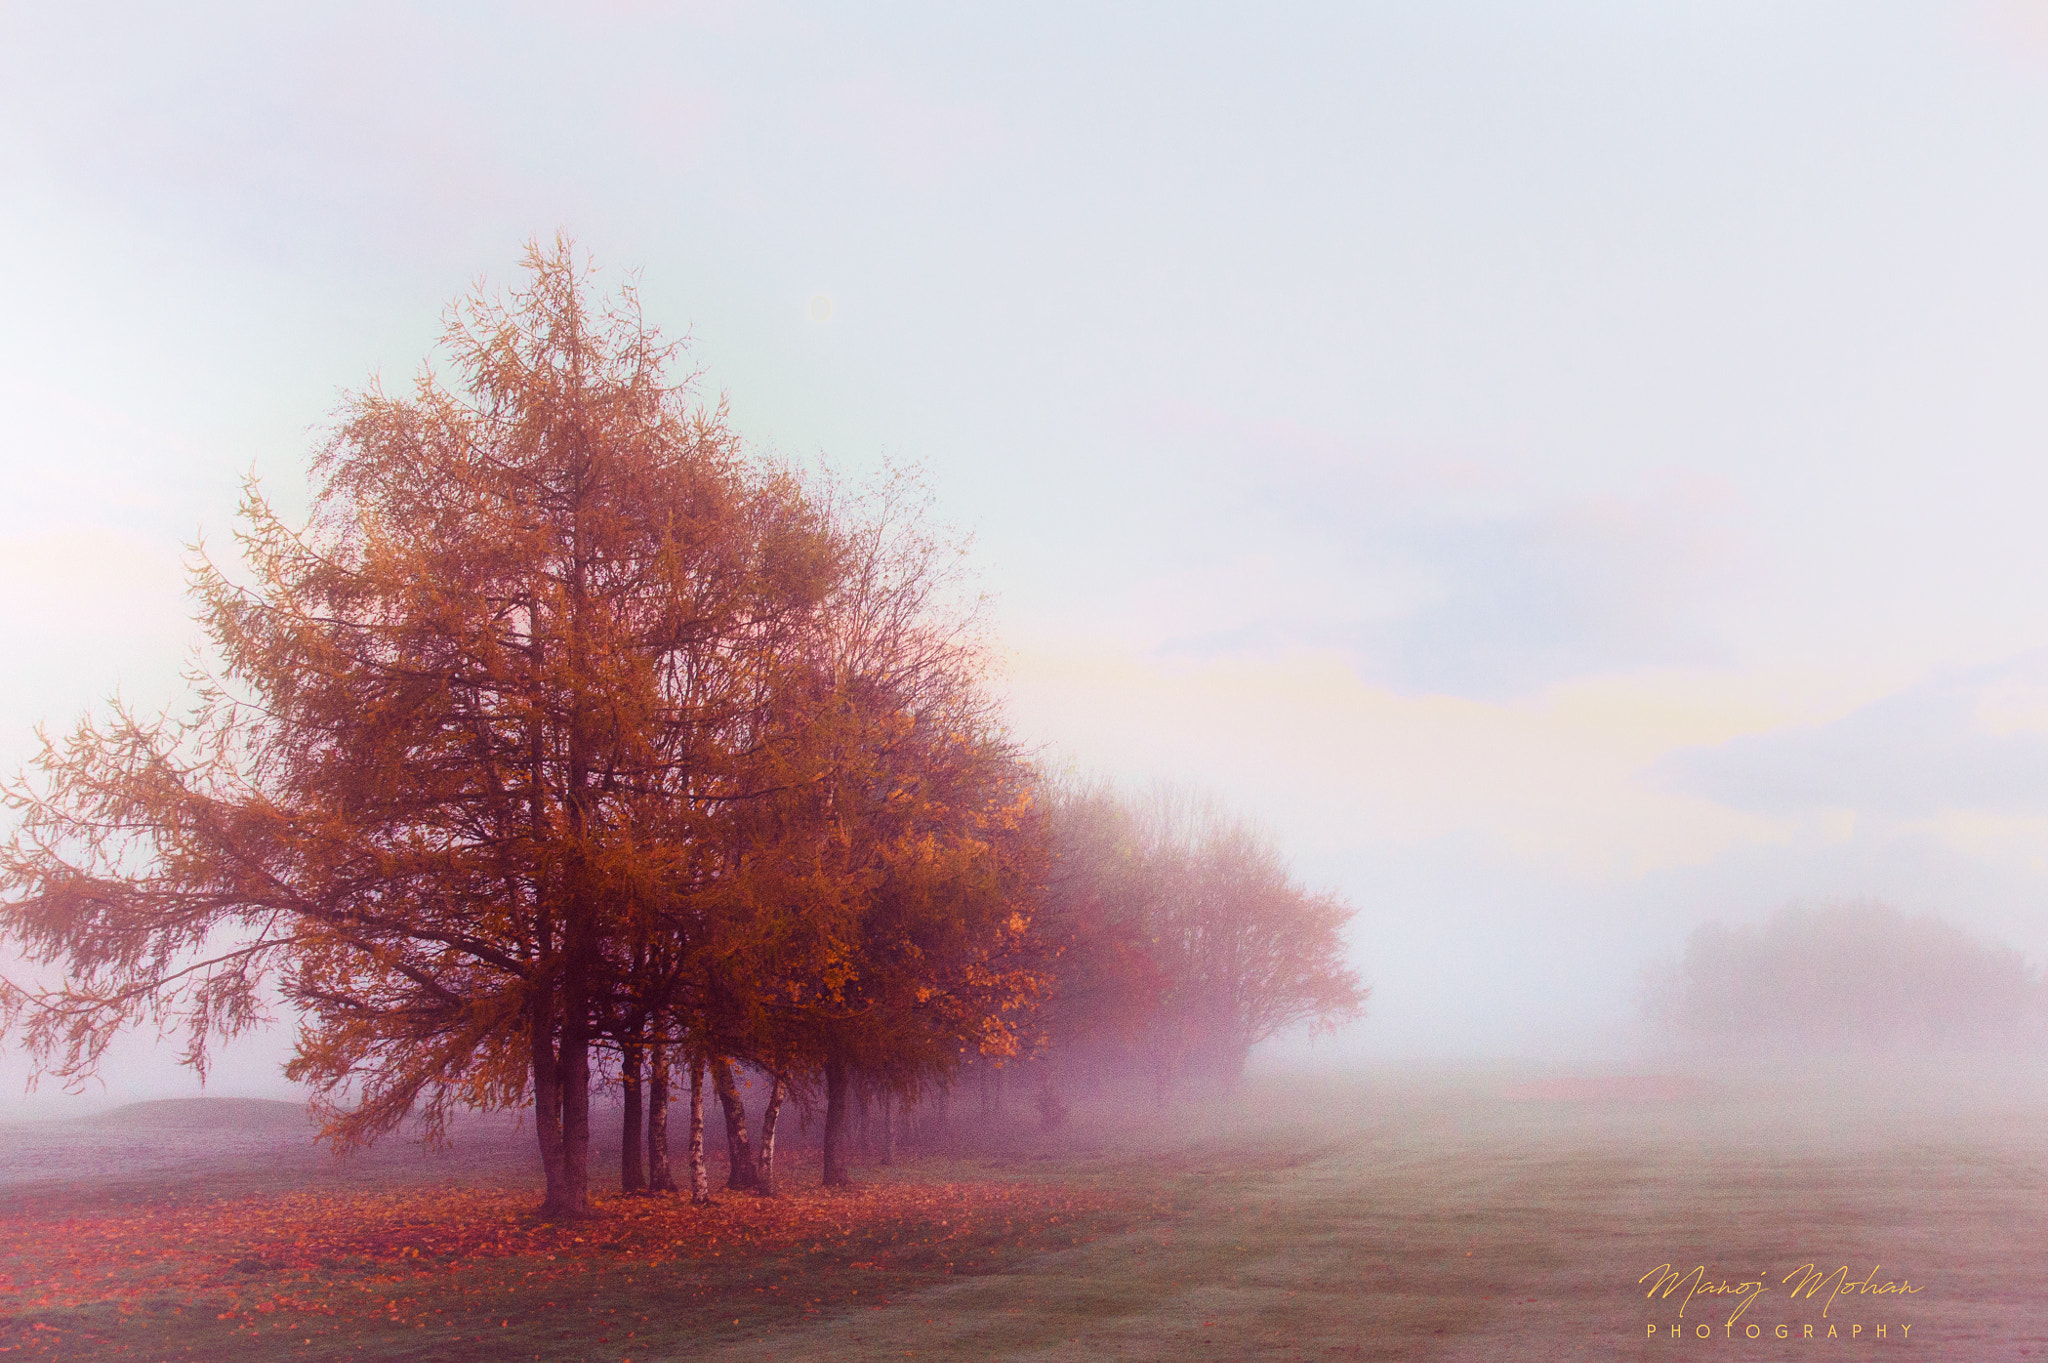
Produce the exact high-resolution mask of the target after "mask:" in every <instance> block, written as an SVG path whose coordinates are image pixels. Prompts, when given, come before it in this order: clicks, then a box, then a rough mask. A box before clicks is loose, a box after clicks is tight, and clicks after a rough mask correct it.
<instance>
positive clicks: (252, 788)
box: [0, 242, 839, 1215]
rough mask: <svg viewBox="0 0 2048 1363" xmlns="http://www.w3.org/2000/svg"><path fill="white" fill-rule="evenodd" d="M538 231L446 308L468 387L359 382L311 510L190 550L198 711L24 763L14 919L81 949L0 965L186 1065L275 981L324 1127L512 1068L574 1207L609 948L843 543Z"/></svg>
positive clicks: (710, 799)
mask: <svg viewBox="0 0 2048 1363" xmlns="http://www.w3.org/2000/svg"><path fill="white" fill-rule="evenodd" d="M526 266H527V270H528V278H527V282H526V285H525V287H524V288H523V289H521V290H519V291H517V292H515V293H513V294H512V295H511V296H510V298H509V299H508V300H506V301H502V302H501V301H498V300H496V299H493V298H491V297H487V296H484V295H481V294H480V295H478V296H477V297H474V298H472V299H470V300H469V301H467V302H466V303H465V304H463V305H461V306H460V307H459V308H457V309H456V310H455V311H454V312H453V313H452V314H451V318H450V324H449V327H448V330H447V333H446V337H445V342H446V355H447V359H448V362H449V367H450V369H451V370H452V372H453V374H454V376H455V377H456V378H457V380H458V384H457V386H455V387H446V386H444V385H443V384H442V383H441V381H440V380H439V379H438V378H437V377H436V376H435V375H434V373H433V372H432V371H427V372H424V373H423V374H422V376H421V377H420V379H419V380H418V382H417V384H416V385H415V386H414V389H413V391H412V392H411V394H410V395H408V396H405V397H391V396H387V395H386V394H385V393H384V392H383V391H381V389H379V388H376V387H374V386H373V387H372V388H370V389H368V390H366V391H364V392H362V393H360V394H357V395H355V396H354V397H352V398H350V399H348V401H347V402H346V404H345V405H344V408H343V410H342V413H341V417H340V420H339V423H338V425H337V428H336V431H335V434H334V436H333V439H332V440H331V441H330V443H329V444H328V445H327V446H326V447H325V449H324V450H323V451H322V452H321V454H320V456H319V458H318V459H317V460H316V462H315V466H314V473H315V479H316V487H315V495H314V503H313V505H314V509H313V513H312V516H311V518H310V519H309V520H308V521H307V522H306V523H305V524H304V525H291V524H288V523H287V522H286V521H285V520H283V519H282V518H281V517H280V516H279V515H278V514H277V513H275V512H274V511H273V510H272V508H271V507H270V505H269V504H268V503H267V502H266V501H265V500H264V499H263V497H262V496H261V494H260V493H259V492H258V491H257V490H256V489H255V488H254V487H253V486H252V487H251V488H250V489H249V491H248V494H247V496H246V498H245V501H244V505H243V518H242V530H241V533H240V536H239V539H240V544H241V548H242V556H243V558H244V559H245V561H246V565H247V571H246V574H244V575H242V576H239V577H238V576H235V575H231V574H230V573H229V572H228V571H227V570H226V569H225V568H224V567H221V566H218V565H216V564H215V563H213V562H212V561H210V560H206V559H202V560H201V561H200V563H199V565H198V567H197V571H196V575H195V591H196V594H197V596H198V599H199V601H200V607H201V619H202V622H203V623H204V625H205V627H206V629H207V632H208V634H209V636H210V638H211V640H212V644H213V649H214V651H215V654H216V655H217V658H218V664H219V665H218V667H217V668H216V669H215V670H214V671H213V672H211V673H210V674H208V675H206V676H203V677H200V678H197V679H196V680H197V681H198V683H199V685H198V700H197V703H196V706H195V708H194V709H193V711H192V712H191V713H190V714H188V715H186V716H184V717H182V718H176V719H169V718H166V719H159V720H149V719H144V718H141V717H138V716H135V715H132V714H130V713H127V712H124V711H118V710H117V711H116V712H115V713H114V714H113V715H112V716H111V717H110V718H108V719H106V720H101V721H88V722H85V723H83V724H81V725H80V726H79V727H78V729H77V730H76V731H75V732H74V733H72V734H71V735H70V736H69V737H68V738H66V739H64V740H62V741H52V742H47V743H46V744H45V746H44V748H43V750H42V753H41V755H40V757H39V758H38V760H37V763H36V770H37V772H38V773H39V774H38V776H37V778H36V779H34V780H25V781H22V782H18V783H16V784H15V785H14V786H12V787H11V788H10V790H9V799H10V802H11V804H12V805H13V807H14V808H15V809H16V810H17V811H18V812H19V814H20V818H21V826H20V832H19V834H18V835H17V836H16V838H15V839H14V840H13V842H12V844H11V846H10V847H9V848H8V849H7V850H6V852H5V854H4V857H0V892H4V898H5V916H4V919H0V932H4V937H5V940H6V942H7V943H8V944H9V945H12V946H13V947H15V948H16V949H17V950H19V951H21V952H22V953H23V954H25V955H26V956H27V957H28V958H29V959H30V960H32V961H35V962H41V963H45V964H54V965H56V966H59V967H61V968H62V970H63V972H64V977H65V978H64V982H63V983H62V984H61V985H58V986H54V987H52V988H48V989H41V990H35V989H30V988H28V987H26V986H25V985H16V986H11V987H10V988H9V990H8V992H7V995H6V1007H7V1015H8V1018H9V1019H10V1020H11V1021H12V1022H13V1023H15V1024H17V1025H19V1026H20V1027H21V1028H22V1030H23V1033H24V1036H25V1038H26V1040H27V1042H28V1044H29V1045H30V1047H31V1048H32V1049H33V1051H34V1052H35V1053H36V1054H37V1056H38V1057H39V1058H40V1060H41V1061H42V1063H44V1064H45V1065H48V1066H49V1067H51V1068H53V1069H55V1070H56V1071H57V1072H59V1073H62V1074H66V1075H79V1074H83V1073H87V1072H89V1071H90V1070H91V1068H92V1067H93V1065H94V1064H95V1063H96V1062H97V1060H98V1058H99V1057H100V1055H101V1054H102V1053H103V1052H104V1049H105V1046H106V1044H107V1043H108V1041H109V1040H110V1039H111V1037H112V1036H113V1035H114V1034H115V1033H116V1032H117V1031H118V1030H119V1029H120V1028H122V1027H124V1026H126V1025H129V1024H132V1023H135V1022H137V1021H143V1020H149V1021H154V1022H156V1023H158V1024H159V1025H162V1026H171V1027H176V1028H180V1029H182V1031H183V1033H184V1035H185V1036H186V1038H187V1042H188V1047H189V1050H188V1058H189V1059H190V1060H191V1062H192V1063H193V1064H195V1065H196V1066H200V1067H202V1069H203V1066H204V1063H205V1057H206V1053H207V1047H208V1044H209V1039H217V1038H220V1037H223V1036H231V1035H233V1034H234V1033H236V1032H238V1031H240V1030H241V1029H243V1028H245V1027H247V1026H250V1025H252V1024H253V1023H254V1022H256V1021H257V1020H258V1019H259V1018H260V1016H261V1014H262V992H261V991H262V988H263V986H264V984H265V982H266V981H274V982H275V983H276V986H277V987H278V989H279V990H280V992H281V993H282V996H283V998H284V999H285V1000H286V1001H287V1003H289V1004H290V1005H292V1006H293V1007H295V1008H297V1009H298V1010H300V1013H301V1017H302V1024H301V1031H300V1038H299V1047H298V1053H297V1056H296V1058H295V1059H294V1060H293V1061H292V1064H291V1066H290V1070H289V1073H290V1074H291V1075H292V1076H293V1077H295V1078H297V1079H300V1080H304V1081H306V1082H309V1083H312V1084H314V1085H315V1086H316V1087H317V1088H319V1089H320V1090H322V1091H323V1092H325V1093H326V1094H328V1095H329V1097H330V1099H331V1100H332V1103H333V1106H332V1107H331V1111H330V1115H331V1122H330V1131H331V1132H332V1133H333V1134H335V1135H336V1136H338V1137H339V1138H341V1139H344V1140H350V1139H361V1138H365V1137H367V1136H370V1135H373V1134H375V1133H377V1132H379V1131H382V1130H386V1129H389V1128H390V1127H392V1126H393V1125H395V1124H396V1123H397V1122H399V1121H400V1120H401V1119H403V1118H404V1117H405V1116H406V1115H407V1114H409V1113H418V1114H420V1115H421V1116H423V1117H424V1118H425V1119H426V1120H427V1121H428V1122H429V1123H430V1124H432V1123H435V1122H438V1121H440V1120H442V1119H444V1118H445V1116H446V1115H447V1113H448V1112H449V1111H450V1109H451V1108H452V1107H453V1106H454V1105H457V1104H464V1103H468V1104H481V1105H502V1104H507V1103H513V1102H520V1101H531V1102H532V1104H533V1107H534V1112H535V1119H536V1120H535V1127H536V1132H537V1137H538V1141H539V1145H540V1150H541V1156H542V1165H543V1168H544V1170H545V1173H546V1178H547V1190H548V1191H547V1202H546V1209H547V1210H548V1211H549V1212H551V1213H556V1214H563V1215H579V1214H583V1213H584V1212H585V1211H586V1210H587V1208H588V1150H589V1092H590V1086H591V1062H592V1051H593V1047H594V1046H595V1045H597V1044H598V1043H599V1042H600V1041H601V1040H602V1039H603V1037H604V1036H605V1034H606V1032H607V1029H608V1028H616V1026H617V1024H618V1022H619V1020H620V1010H621V997H620V996H621V994H622V992H630V991H624V990H622V987H621V985H620V980H621V978H622V975H621V966H620V963H621V960H622V959H626V958H630V954H631V951H632V947H633V944H634V943H635V942H636V941H638V942H641V943H642V944H643V945H644V944H645V943H647V942H649V941H651V940H654V939H655V938H657V937H662V936H663V934H666V933H669V932H671V931H672V930H673V927H674V921H675V918H676V915H675V914H674V913H673V912H671V909H672V906H673V905H674V904H676V903H678V902H685V901H690V900H693V899H694V900H702V899H703V898H704V897H705V895H706V893H707V890H706V886H707V884H709V883H710V882H712V881H714V880H715V879H716V871H717V864H716V863H717V860H718V854H717V852H716V851H714V852H710V853H707V851H706V850H705V847H706V845H709V846H711V847H712V848H714V849H716V848H717V844H718V839H717V838H716V837H715V836H713V837H710V838H703V839H698V838H693V837H692V836H691V834H690V825H691V823H692V822H693V821H696V820H698V819H701V818H703V817H705V816H706V815H707V813H708V812H711V811H716V810H718V809H720V808H721V807H723V806H725V805H730V804H733V803H737V802H742V801H744V800H745V799H747V798H748V797H749V796H750V795H753V794H756V793H757V792H754V791H751V790H749V789H748V788H746V786H745V782H746V780H747V766H748V763H747V760H746V759H747V757H748V756H749V754H745V753H735V752H734V751H733V749H732V748H731V746H730V745H731V744H732V743H733V742H735V741H740V742H742V743H744V744H747V745H751V746H753V747H757V748H758V747H759V746H761V745H764V744H769V743H771V738H770V736H769V735H765V734H763V733H761V732H758V731H753V730H749V728H748V726H747V725H746V724H745V723H743V722H740V721H739V720H737V719H736V716H742V715H746V714H752V713H757V712H759V711H760V710H761V709H762V704H761V699H760V693H761V691H762V688H763V687H764V685H770V684H772V678H773V677H774V676H775V666H776V660H777V659H778V658H780V657H783V656H786V655H787V654H788V653H789V652H790V646H789V644H788V636H790V635H792V634H799V633H803V632H805V631H808V630H810V629H812V628H813V621H812V618H811V617H812V615H813V613H814V612H815V611H816V609H817V608H818V606H819V604H820V603H821V602H822V601H823V600H824V598H825V597H826V596H827V594H828V593H829V591H830V590H831V585H832V582H833V580H834V577H835V574H836V573H837V572H838V570H839V569H838V559H837V550H836V548H835V546H834V544H833V543H832V540H831V537H830V535H828V534H827V533H825V530H824V528H823V527H822V525H821V524H820V523H819V521H818V519H817V517H816V516H815V515H814V514H813V513H812V512H811V511H810V509H809V508H808V505H807V503H806V502H805V500H804V498H803V497H802V495H801V491H800V489H799V488H798V487H797V485H796V484H795V482H794V481H793V480H792V479H790V478H788V477H787V476H785V475H780V474H777V473H776V472H774V471H773V470H769V469H765V468H762V467H760V466H758V465H755V464H751V463H749V462H748V461H747V460H746V459H745V458H743V456H742V454H741V451H740V448H739V444H738V442H737V440H736V439H735V437H734V436H733V435H732V434H731V432H730V431H729V430H728V429H727V427H726V425H725V423H724V419H723V415H722V412H720V411H718V410H715V409H714V410H705V409H703V408H701V407H698V406H696V405H694V404H693V403H692V402H691V400H690V397H689V387H688V383H687V381H678V380H677V379H675V378H674V377H673V375H672V373H671V370H672V366H673V362H674V360H675V358H676V349H675V347H674V346H673V345H670V344H667V343H664V342H663V341H662V340H661V339H660V337H659V335H658V334H657V333H656V332H655V331H654V329H653V328H651V327H650V326H648V325H647V324H646V323H644V322H643V320H642V319H641V317H640V314H639V311H638V307H637V303H636V300H635V298H634V296H633V293H632V291H631V290H630V288H628V289H626V290H624V291H622V292H621V294H620V295H619V296H618V298H617V299H616V300H614V301H611V302H603V301H593V299H592V297H591V295H590V291H589V289H588V270H587V267H586V266H584V265H582V264H580V263H579V262H578V261H577V260H576V259H575V257H574V256H573V254H572V252H571V250H570V248H569V247H568V246H567V245H566V244H563V243H559V242H558V243H557V244H556V245H555V246H554V247H553V248H551V249H541V248H538V247H536V248H534V249H532V250H530V251H529V253H528V256H527V261H526ZM679 790H685V791H687V792H688V793H689V795H690V800H689V801H687V802H685V803H683V804H681V805H678V804H677V803H676V801H675V799H674V797H675V795H676V793H677V792H678V791H679ZM650 834H653V835H658V836H650ZM657 927H658V928H659V932H657V931H655V930H654V929H655V928H657ZM692 949H693V948H692V945H691V944H688V943H684V944H682V945H681V946H678V945H676V944H675V943H673V942H667V941H666V940H665V939H664V945H663V950H665V951H666V952H667V953H668V956H669V957H671V958H684V957H687V956H688V954H689V952H690V951H691V950H692ZM642 1002H643V1004H645V1003H648V1002H649V1001H648V1000H642ZM657 1002H658V1003H659V1005H660V1009H661V1010H665V1011H663V1012H662V1013H661V1016H660V1018H659V1019H658V1020H659V1022H660V1024H661V1025H662V1026H665V1027H667V1028H668V1029H669V1030H670V1031H671V1032H680V1031H686V1030H687V1026H686V1025H684V1024H681V1023H679V1022H678V1020H677V1019H678V1017H679V1015H680V1014H681V1013H682V1012H684V1011H686V1010H683V1009H680V1008H679V1007H678V1005H677V1004H676V1002H675V1000H673V999H669V998H664V999H661V1000H658V1001H657ZM643 1011H645V1010H643ZM641 1021H642V1022H645V1021H646V1018H644V1017H643V1019H642V1020H641Z"/></svg>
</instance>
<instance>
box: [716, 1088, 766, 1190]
mask: <svg viewBox="0 0 2048 1363" xmlns="http://www.w3.org/2000/svg"><path fill="white" fill-rule="evenodd" d="M711 1082H712V1085H713V1086H714V1087H715V1088H717V1090H718V1105H719V1106H720V1107H721V1108H723V1109H724V1110H725V1163H726V1169H727V1171H728V1172H727V1174H726V1179H725V1186H726V1187H728V1188H752V1187H753V1186H754V1185H755V1184H756V1183H757V1182H759V1178H758V1176H757V1175H756V1174H755V1172H754V1150H753V1147H752V1146H751V1145H750V1144H749V1143H748V1142H749V1140H750V1137H749V1136H748V1134H747V1105H746V1103H745V1101H743V1100H742V1099H741V1098H740V1088H739V1085H738V1084H735V1083H734V1082H733V1078H732V1062H731V1061H730V1060H727V1059H726V1058H725V1057H724V1056H719V1057H718V1058H717V1059H715V1060H713V1061H712V1062H711Z"/></svg>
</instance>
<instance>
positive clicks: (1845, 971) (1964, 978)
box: [1644, 903, 2048, 1050]
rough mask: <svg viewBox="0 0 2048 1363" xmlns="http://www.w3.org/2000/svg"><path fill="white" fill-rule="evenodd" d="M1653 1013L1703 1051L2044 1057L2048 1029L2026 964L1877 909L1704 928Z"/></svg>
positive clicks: (1828, 910)
mask: <svg viewBox="0 0 2048 1363" xmlns="http://www.w3.org/2000/svg"><path fill="white" fill-rule="evenodd" d="M1644 1004H1645V1009H1646V1011H1647V1012H1648V1014H1649V1015H1650V1017H1651V1020H1652V1021H1653V1022H1654V1023H1655V1024H1656V1025H1657V1026H1659V1027H1660V1028H1662V1029H1663V1030H1665V1031H1666V1032H1667V1033H1668V1034H1669V1035H1671V1036H1673V1037H1674V1038H1676V1039H1678V1040H1681V1041H1685V1042H1691V1043H1698V1044H1703V1045H1718V1044H1724V1043H1726V1042H1729V1041H1734V1040H1739V1041H1741V1042H1742V1043H1743V1044H1745V1045H1757V1044H1779V1045H1806V1046H1820V1047H1828V1048H1838V1047H1846V1048H1862V1049H1877V1050H1898V1049H1923V1048H1933V1049H1938V1048H1942V1047H1947V1046H1962V1045H1972V1046H1981V1045H2035V1044H2039V1043H2040V1042H2041V1041H2042V1040H2043V1037H2044V1032H2043V1023H2044V1020H2048V989H2044V986H2043V982H2042V978H2041V974H2040V972H2039V971H2038V970H2037V969H2035V968H2033V967H2031V966H2029V965H2028V964H2027V962H2026V960H2025V958H2023V957H2022V956H2021V955H2020V953H2019V952H2017V951H2015V950H2013V949H2012V948H2010V947H2006V946H2001V945H1995V944H1989V943H1985V942H1980V941H1978V940H1977V939H1975V938H1973V937H1971V936H1970V935H1969V934H1967V933H1965V932H1964V931H1962V930H1961V929H1960V928H1956V927H1954V926H1951V925H1950V924H1947V923H1944V922H1941V921H1940V920H1938V919H1935V918H1931V917H1918V918H1908V917H1907V916H1906V915H1904V914H1903V913H1901V912H1899V911H1898V910H1897V909H1894V908H1890V907H1888V906H1886V905H1883V904H1873V903H1842V904H1827V905H1821V906H1817V907H1802V906H1794V907H1790V908H1785V909H1781V910H1780V911H1779V912H1778V913H1776V914H1775V915H1773V916H1772V917H1771V919H1770V920H1769V921H1768V922H1766V923H1763V924H1760V925H1757V926H1753V927H1734V928H1731V927H1727V926H1724V925H1723V924H1721V923H1718V922H1713V923H1705V924H1702V925H1701V926H1700V927H1699V928H1698V929H1696V930H1695V931H1694V932H1693V934H1692V938H1691V940H1690V941H1689V942H1688V943H1687V944H1686V949H1685V955H1684V957H1683V958H1682V959H1681V960H1680V961H1678V962H1677V963H1676V964H1675V965H1671V966H1668V967H1665V968H1664V969H1662V970H1659V971H1655V972H1653V973H1652V975H1651V976H1650V979H1649V981H1648V984H1647V987H1646V990H1645V998H1644Z"/></svg>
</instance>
